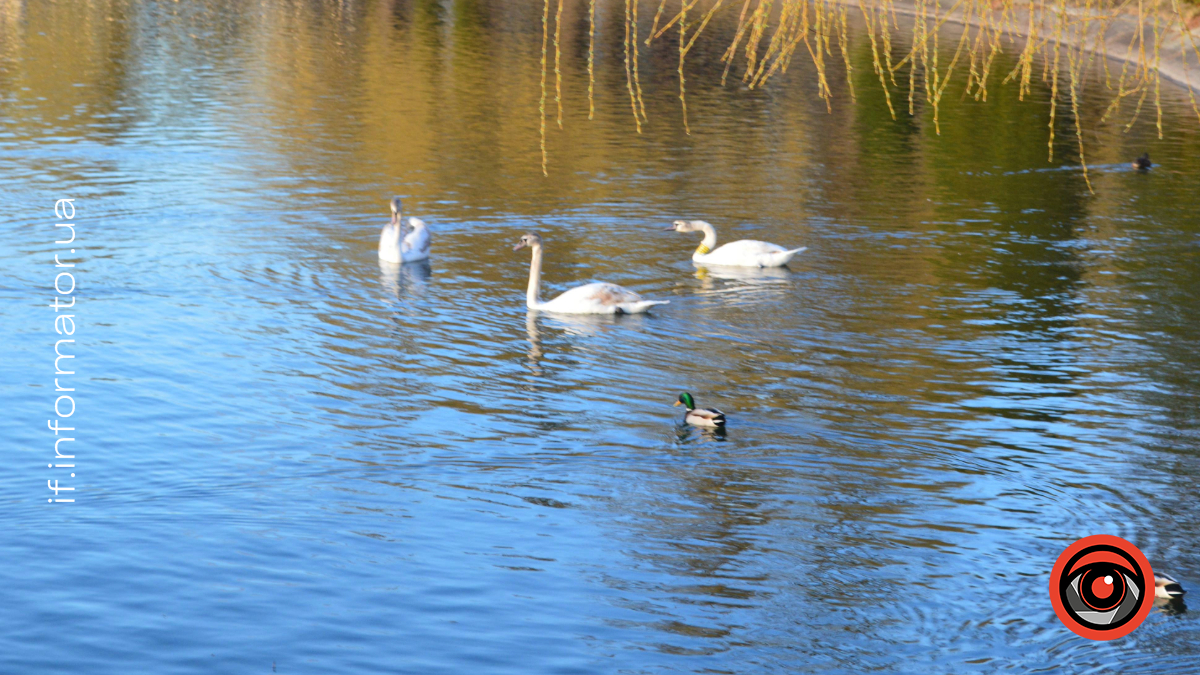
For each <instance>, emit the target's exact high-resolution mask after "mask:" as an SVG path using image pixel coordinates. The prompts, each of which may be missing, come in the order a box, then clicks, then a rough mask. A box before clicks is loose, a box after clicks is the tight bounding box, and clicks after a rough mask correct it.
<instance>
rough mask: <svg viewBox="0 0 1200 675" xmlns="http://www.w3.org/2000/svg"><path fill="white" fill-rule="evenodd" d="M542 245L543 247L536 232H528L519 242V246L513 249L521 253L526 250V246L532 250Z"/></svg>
mask: <svg viewBox="0 0 1200 675" xmlns="http://www.w3.org/2000/svg"><path fill="white" fill-rule="evenodd" d="M541 245H542V238H541V237H539V236H538V235H537V234H536V233H534V232H526V233H525V234H523V235H521V239H520V240H519V241H517V245H516V246H514V247H513V250H514V251H520V250H521V249H523V248H525V247H526V246H528V247H530V248H537V247H539V246H541Z"/></svg>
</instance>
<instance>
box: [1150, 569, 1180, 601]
mask: <svg viewBox="0 0 1200 675" xmlns="http://www.w3.org/2000/svg"><path fill="white" fill-rule="evenodd" d="M1185 593H1187V591H1185V590H1183V586H1180V585H1179V582H1178V581H1176V580H1175V578H1174V577H1172V576H1170V575H1169V574H1163V573H1161V572H1159V573H1158V574H1155V575H1154V597H1157V598H1181V597H1183V595H1184V594H1185Z"/></svg>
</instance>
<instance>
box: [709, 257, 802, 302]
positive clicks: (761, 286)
mask: <svg viewBox="0 0 1200 675" xmlns="http://www.w3.org/2000/svg"><path fill="white" fill-rule="evenodd" d="M791 276H792V271H791V270H789V269H788V268H787V267H736V266H729V265H701V264H696V278H697V279H699V280H700V293H704V294H713V293H720V294H723V295H729V296H733V297H734V299H745V300H765V299H770V298H780V297H783V296H784V295H786V294H787V293H788V292H789V281H790V280H791ZM721 282H726V283H721Z"/></svg>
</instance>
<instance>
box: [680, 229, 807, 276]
mask: <svg viewBox="0 0 1200 675" xmlns="http://www.w3.org/2000/svg"><path fill="white" fill-rule="evenodd" d="M666 229H667V231H674V232H703V233H704V240H703V241H701V242H700V246H699V247H698V248H697V249H696V251H695V253H692V260H693V261H694V262H698V263H708V264H710V265H732V266H737V267H782V266H783V265H786V264H788V261H789V260H791V259H792V258H793V257H795V255H796V254H797V253H799V252H801V251H803V250H805V249H807V248H808V247H807V246H801V247H800V248H793V249H790V250H789V249H786V248H784V247H782V246H779V245H776V244H768V243H767V242H765V241H755V240H753V239H742V240H741V241H731V242H729V243H728V244H725V245H724V246H721V247H719V248H717V249H716V250H713V246H716V245H717V230H716V229H715V228H714V227H713V226H712V225H710V224H708V223H706V222H704V221H703V220H677V221H675V222H674V224H672V225H671V227H668V228H666Z"/></svg>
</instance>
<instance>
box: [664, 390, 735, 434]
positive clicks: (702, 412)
mask: <svg viewBox="0 0 1200 675" xmlns="http://www.w3.org/2000/svg"><path fill="white" fill-rule="evenodd" d="M674 405H682V406H685V407H686V408H687V413H685V414H684V416H683V421H684V422H687V423H688V424H691V425H692V426H697V427H723V426H725V413H723V412H721V411H720V410H717V409H715V408H697V407H696V401H695V400H694V399H692V395H691V394H689V393H687V392H686V391H685V392H683V393H682V394H680V395H679V400H678V401H675V403H674Z"/></svg>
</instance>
